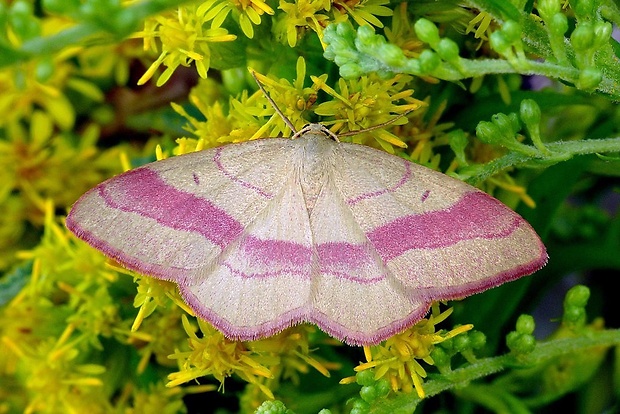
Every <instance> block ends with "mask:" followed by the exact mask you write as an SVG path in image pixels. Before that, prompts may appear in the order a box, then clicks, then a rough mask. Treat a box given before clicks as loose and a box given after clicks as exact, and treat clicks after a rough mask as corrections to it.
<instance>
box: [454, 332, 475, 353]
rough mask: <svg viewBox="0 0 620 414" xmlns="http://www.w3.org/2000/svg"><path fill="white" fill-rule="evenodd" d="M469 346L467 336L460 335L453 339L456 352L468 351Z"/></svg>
mask: <svg viewBox="0 0 620 414" xmlns="http://www.w3.org/2000/svg"><path fill="white" fill-rule="evenodd" d="M470 346H471V344H470V342H469V335H466V334H461V335H459V336H457V337H455V338H454V349H455V350H456V351H458V352H462V351H464V350H466V349H469V348H470Z"/></svg>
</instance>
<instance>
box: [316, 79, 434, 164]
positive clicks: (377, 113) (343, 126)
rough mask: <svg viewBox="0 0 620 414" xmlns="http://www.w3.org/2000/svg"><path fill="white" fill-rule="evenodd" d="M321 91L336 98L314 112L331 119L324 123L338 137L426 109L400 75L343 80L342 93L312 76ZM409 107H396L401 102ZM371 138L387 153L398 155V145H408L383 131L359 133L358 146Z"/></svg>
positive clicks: (401, 146)
mask: <svg viewBox="0 0 620 414" xmlns="http://www.w3.org/2000/svg"><path fill="white" fill-rule="evenodd" d="M311 78H312V80H313V81H314V83H315V85H316V87H317V88H318V89H322V90H323V91H325V92H327V93H328V94H329V95H331V96H332V97H334V98H335V99H333V100H332V101H330V102H324V103H322V104H320V105H319V106H318V107H317V108H316V110H315V111H314V112H315V113H316V114H317V115H322V116H326V117H330V118H331V120H328V121H324V122H323V123H324V124H325V125H331V127H330V130H331V131H332V132H334V133H335V134H337V135H338V134H342V133H348V132H353V131H359V130H361V129H366V128H371V127H375V126H377V125H381V124H384V123H386V122H388V121H391V120H393V118H394V115H392V114H394V113H395V114H404V113H405V112H408V111H411V110H414V109H417V108H419V107H420V106H422V105H423V104H424V103H423V102H422V101H419V100H417V99H415V98H412V97H411V95H413V90H411V89H406V90H402V89H404V87H405V85H406V84H407V82H408V80H409V77H408V76H401V75H397V76H395V77H394V78H392V79H387V80H382V79H379V78H378V77H377V76H375V75H372V76H363V77H361V78H360V79H355V80H344V79H339V81H338V91H336V90H335V89H333V88H331V87H330V86H328V85H327V84H326V83H325V79H321V78H317V77H314V76H313V77H311ZM401 99H402V100H404V101H405V102H406V103H405V104H401V105H399V104H396V103H395V102H397V101H399V100H401ZM406 122H407V119H405V118H403V119H397V120H395V121H394V122H393V125H402V124H404V123H406ZM368 138H371V139H373V140H374V141H376V142H377V143H378V144H379V145H380V146H381V147H382V148H383V149H384V150H385V151H388V152H390V153H394V146H396V147H400V148H404V147H406V146H407V145H406V144H405V142H404V141H403V140H402V139H401V138H399V137H397V136H396V135H394V134H392V133H390V132H388V131H386V130H385V129H383V128H380V129H374V130H372V131H368V132H364V133H362V134H357V135H355V136H354V137H353V141H354V142H356V143H365V144H367V143H368V142H367V141H368Z"/></svg>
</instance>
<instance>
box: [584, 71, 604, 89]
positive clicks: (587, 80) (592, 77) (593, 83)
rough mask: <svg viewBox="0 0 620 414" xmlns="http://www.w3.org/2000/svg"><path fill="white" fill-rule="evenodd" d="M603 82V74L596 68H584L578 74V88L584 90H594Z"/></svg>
mask: <svg viewBox="0 0 620 414" xmlns="http://www.w3.org/2000/svg"><path fill="white" fill-rule="evenodd" d="M602 80H603V74H602V73H601V71H600V70H599V69H596V68H585V69H583V70H582V71H581V72H579V87H580V88H582V89H585V90H590V89H594V88H596V87H597V86H598V85H599V84H600V83H601V81H602Z"/></svg>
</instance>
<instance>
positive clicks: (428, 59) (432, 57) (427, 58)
mask: <svg viewBox="0 0 620 414" xmlns="http://www.w3.org/2000/svg"><path fill="white" fill-rule="evenodd" d="M418 60H419V62H420V69H422V72H423V73H432V72H433V71H434V70H435V69H437V67H439V65H440V64H441V59H440V58H439V56H437V54H436V53H435V52H433V51H431V50H428V49H427V50H424V51H423V52H422V53H420V57H419V58H418Z"/></svg>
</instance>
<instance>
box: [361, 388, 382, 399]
mask: <svg viewBox="0 0 620 414" xmlns="http://www.w3.org/2000/svg"><path fill="white" fill-rule="evenodd" d="M360 397H362V400H364V401H366V402H368V403H372V402H373V401H375V400H376V399H377V397H378V395H377V390H376V389H375V387H374V385H366V386H364V387H362V389H361V390H360Z"/></svg>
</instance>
